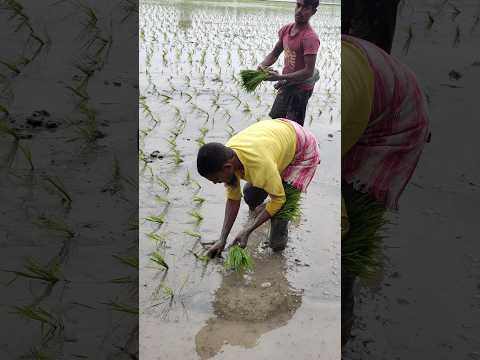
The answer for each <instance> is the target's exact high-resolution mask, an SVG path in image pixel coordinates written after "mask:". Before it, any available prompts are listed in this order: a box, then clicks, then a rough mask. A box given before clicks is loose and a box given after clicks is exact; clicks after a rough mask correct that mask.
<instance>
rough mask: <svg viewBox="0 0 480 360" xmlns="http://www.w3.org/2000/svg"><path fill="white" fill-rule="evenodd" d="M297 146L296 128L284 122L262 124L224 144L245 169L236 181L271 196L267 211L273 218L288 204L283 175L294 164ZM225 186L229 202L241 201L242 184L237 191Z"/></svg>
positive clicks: (247, 129) (238, 174)
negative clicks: (230, 200)
mask: <svg viewBox="0 0 480 360" xmlns="http://www.w3.org/2000/svg"><path fill="white" fill-rule="evenodd" d="M296 145H297V136H296V134H295V128H294V127H293V126H292V125H290V124H288V123H287V122H285V121H281V120H262V121H259V122H257V123H255V124H253V125H251V126H249V127H247V128H246V129H244V130H242V131H240V132H239V133H238V134H236V135H234V136H232V137H231V138H230V140H228V142H227V143H226V144H225V146H227V147H229V148H231V149H232V150H233V151H235V153H236V154H237V156H238V158H239V159H240V162H241V163H242V165H243V169H244V171H243V174H242V173H240V172H237V173H235V175H236V176H237V179H238V180H239V179H243V180H246V181H248V182H249V183H250V184H252V185H253V186H255V187H258V188H261V189H263V190H265V191H266V192H267V193H268V194H269V196H270V201H269V202H268V203H267V205H266V210H267V212H268V213H269V214H270V215H271V216H273V215H274V214H275V213H276V212H277V211H278V210H280V208H281V207H282V206H283V204H284V203H285V191H284V189H283V184H282V178H281V176H280V174H281V173H282V171H283V170H284V169H285V168H286V167H287V166H288V165H289V164H290V163H291V162H292V160H293V157H294V156H295V147H296ZM225 186H226V191H227V197H228V198H229V199H232V200H240V199H241V198H242V192H241V190H240V181H237V185H236V186H234V187H232V186H228V185H225Z"/></svg>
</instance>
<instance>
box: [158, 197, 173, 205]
mask: <svg viewBox="0 0 480 360" xmlns="http://www.w3.org/2000/svg"><path fill="white" fill-rule="evenodd" d="M155 200H157V201H158V202H159V203H161V204H167V205H170V200H168V199H167V198H164V197H163V196H160V195H155Z"/></svg>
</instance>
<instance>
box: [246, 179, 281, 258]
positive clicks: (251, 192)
mask: <svg viewBox="0 0 480 360" xmlns="http://www.w3.org/2000/svg"><path fill="white" fill-rule="evenodd" d="M267 196H268V193H267V192H266V191H265V190H263V189H260V188H257V187H255V186H252V185H251V184H249V183H246V184H245V185H244V186H243V198H244V199H245V202H246V203H247V205H248V207H249V208H250V210H252V211H253V210H255V208H256V207H257V206H259V205H261V204H262V203H263V202H264V201H265V199H266V198H267ZM287 241H288V220H283V219H276V218H275V217H273V218H272V219H271V224H270V239H269V244H270V247H271V248H272V250H273V251H282V250H283V249H285V247H286V245H287Z"/></svg>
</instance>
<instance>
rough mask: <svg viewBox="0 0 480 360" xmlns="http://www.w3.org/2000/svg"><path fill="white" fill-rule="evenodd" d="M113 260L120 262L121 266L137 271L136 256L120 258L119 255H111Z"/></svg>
mask: <svg viewBox="0 0 480 360" xmlns="http://www.w3.org/2000/svg"><path fill="white" fill-rule="evenodd" d="M112 256H113V257H114V258H115V259H117V260H118V261H120V262H121V263H122V264H125V265H127V266H130V267H132V268H134V269H138V257H137V256H121V255H112Z"/></svg>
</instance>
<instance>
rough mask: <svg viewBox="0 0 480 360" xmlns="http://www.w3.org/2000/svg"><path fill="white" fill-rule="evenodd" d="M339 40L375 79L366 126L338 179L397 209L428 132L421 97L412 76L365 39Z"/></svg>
mask: <svg viewBox="0 0 480 360" xmlns="http://www.w3.org/2000/svg"><path fill="white" fill-rule="evenodd" d="M342 40H344V41H347V42H350V43H351V44H353V45H355V46H357V47H358V48H359V49H361V50H362V51H363V52H364V54H365V56H366V57H367V58H368V61H369V64H370V66H371V68H372V70H373V72H374V76H375V80H374V96H373V99H374V100H373V106H372V111H371V115H370V119H369V123H368V126H367V128H366V130H365V131H364V133H363V135H362V136H361V137H360V139H359V140H358V142H357V143H356V144H355V145H354V146H353V147H352V148H351V149H350V150H349V152H348V153H347V154H345V156H344V157H343V159H342V180H343V181H345V182H346V183H349V184H352V185H353V187H354V189H355V190H358V191H360V192H363V193H369V194H370V195H372V196H373V198H374V199H375V200H377V201H380V202H382V203H383V204H384V205H385V206H386V207H387V208H390V209H398V199H399V197H400V195H401V194H402V192H403V190H404V188H405V186H406V185H407V183H408V181H409V180H410V177H411V176H412V174H413V171H414V170H415V168H416V166H417V163H418V160H419V158H420V155H421V153H422V151H423V147H424V145H425V143H426V142H427V141H428V137H429V134H430V131H429V119H428V111H427V104H426V101H425V97H424V95H423V93H422V91H421V90H420V87H419V85H418V82H417V79H416V77H415V75H414V74H413V72H412V71H411V70H410V69H409V68H407V67H406V66H405V65H403V64H401V63H400V62H399V61H398V60H396V59H395V58H394V57H392V56H391V55H389V54H387V53H386V52H384V51H383V50H381V49H380V48H378V47H376V46H375V45H373V44H371V43H369V42H367V41H364V40H360V39H357V38H354V37H351V36H345V35H343V36H342Z"/></svg>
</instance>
